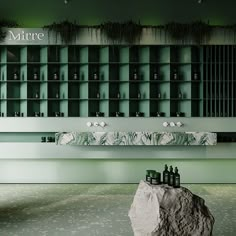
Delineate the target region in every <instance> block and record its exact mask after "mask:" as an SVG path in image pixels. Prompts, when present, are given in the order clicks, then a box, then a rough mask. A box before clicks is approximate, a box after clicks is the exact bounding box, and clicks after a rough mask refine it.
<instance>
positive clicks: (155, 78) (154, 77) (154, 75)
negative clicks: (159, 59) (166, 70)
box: [153, 69, 158, 80]
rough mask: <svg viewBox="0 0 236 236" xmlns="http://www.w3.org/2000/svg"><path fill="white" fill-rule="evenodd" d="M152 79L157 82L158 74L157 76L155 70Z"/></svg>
mask: <svg viewBox="0 0 236 236" xmlns="http://www.w3.org/2000/svg"><path fill="white" fill-rule="evenodd" d="M153 79H154V80H158V74H157V71H156V69H155V70H154V72H153Z"/></svg>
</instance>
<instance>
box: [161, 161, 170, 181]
mask: <svg viewBox="0 0 236 236" xmlns="http://www.w3.org/2000/svg"><path fill="white" fill-rule="evenodd" d="M169 175H170V173H169V171H168V166H167V165H165V169H164V171H163V173H162V178H163V184H168V183H169Z"/></svg>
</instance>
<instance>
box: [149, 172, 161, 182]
mask: <svg viewBox="0 0 236 236" xmlns="http://www.w3.org/2000/svg"><path fill="white" fill-rule="evenodd" d="M160 183H161V173H160V172H153V173H151V184H153V185H158V184H160Z"/></svg>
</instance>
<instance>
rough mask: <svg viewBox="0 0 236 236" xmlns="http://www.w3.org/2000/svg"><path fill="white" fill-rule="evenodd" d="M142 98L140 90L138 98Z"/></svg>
mask: <svg viewBox="0 0 236 236" xmlns="http://www.w3.org/2000/svg"><path fill="white" fill-rule="evenodd" d="M140 98H141V93H140V91H138V99H140Z"/></svg>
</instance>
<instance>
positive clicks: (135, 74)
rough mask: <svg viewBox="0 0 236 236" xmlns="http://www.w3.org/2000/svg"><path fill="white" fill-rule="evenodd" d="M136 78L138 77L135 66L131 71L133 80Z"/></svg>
mask: <svg viewBox="0 0 236 236" xmlns="http://www.w3.org/2000/svg"><path fill="white" fill-rule="evenodd" d="M137 79H138V72H137V69H136V68H135V69H134V72H133V80H137Z"/></svg>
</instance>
